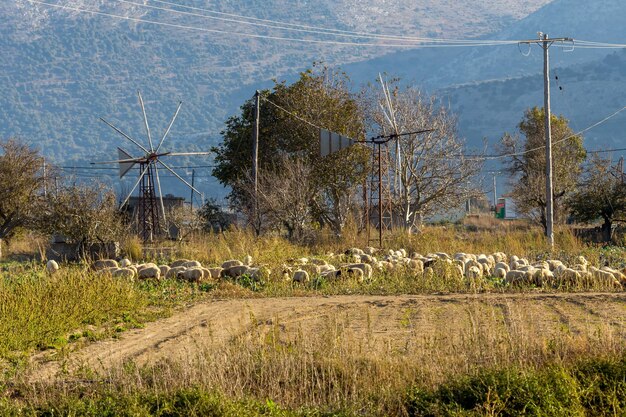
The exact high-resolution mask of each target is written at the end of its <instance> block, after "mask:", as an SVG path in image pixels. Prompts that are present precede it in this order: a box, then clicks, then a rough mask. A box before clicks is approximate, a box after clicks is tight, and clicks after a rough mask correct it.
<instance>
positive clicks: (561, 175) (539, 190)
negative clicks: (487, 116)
mask: <svg viewBox="0 0 626 417" xmlns="http://www.w3.org/2000/svg"><path fill="white" fill-rule="evenodd" d="M551 126H552V172H553V199H554V205H553V207H554V220H555V223H558V222H562V221H563V220H564V219H565V215H566V214H567V207H566V201H567V197H568V196H569V194H570V193H571V192H572V191H574V190H575V188H576V186H577V184H578V178H579V176H580V174H581V172H582V163H583V162H584V160H585V158H586V151H585V148H584V147H583V144H582V142H583V138H582V137H581V136H579V135H576V134H574V132H573V131H572V129H571V128H570V127H569V123H568V121H567V119H565V118H564V117H563V116H555V115H552V117H551ZM518 129H519V133H520V134H521V136H520V135H518V134H516V135H510V134H508V133H506V134H505V135H504V136H503V137H502V140H501V150H502V152H503V153H504V154H506V155H509V156H508V157H507V158H506V159H505V165H506V166H507V171H508V172H509V174H510V175H511V177H512V182H513V184H512V190H511V195H512V197H513V200H514V201H515V204H516V206H517V209H518V211H519V212H520V213H522V214H525V215H527V216H529V217H530V218H532V219H534V220H535V221H537V222H538V223H540V224H541V225H542V226H543V228H544V230H545V229H546V228H547V225H546V223H547V220H546V150H545V133H544V111H543V109H542V108H537V107H534V108H532V109H528V110H526V112H525V113H524V118H523V119H522V121H521V122H520V124H519V125H518Z"/></svg>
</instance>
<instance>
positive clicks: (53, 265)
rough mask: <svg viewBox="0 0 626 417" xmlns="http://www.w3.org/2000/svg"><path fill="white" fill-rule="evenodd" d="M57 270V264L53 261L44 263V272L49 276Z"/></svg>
mask: <svg viewBox="0 0 626 417" xmlns="http://www.w3.org/2000/svg"><path fill="white" fill-rule="evenodd" d="M58 270H59V264H58V263H57V261H55V260H54V259H50V260H49V261H48V262H46V272H47V273H48V274H50V275H52V274H54V273H55V272H57V271H58Z"/></svg>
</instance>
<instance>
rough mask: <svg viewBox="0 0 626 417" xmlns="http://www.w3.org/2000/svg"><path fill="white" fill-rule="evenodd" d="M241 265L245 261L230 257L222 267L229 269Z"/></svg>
mask: <svg viewBox="0 0 626 417" xmlns="http://www.w3.org/2000/svg"><path fill="white" fill-rule="evenodd" d="M241 265H243V262H241V261H240V260H238V259H230V260H228V261H224V262H223V263H222V269H229V268H231V267H233V266H241Z"/></svg>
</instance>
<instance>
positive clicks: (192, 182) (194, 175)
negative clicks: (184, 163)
mask: <svg viewBox="0 0 626 417" xmlns="http://www.w3.org/2000/svg"><path fill="white" fill-rule="evenodd" d="M195 179H196V170H195V169H192V170H191V212H192V213H193V187H194V181H195Z"/></svg>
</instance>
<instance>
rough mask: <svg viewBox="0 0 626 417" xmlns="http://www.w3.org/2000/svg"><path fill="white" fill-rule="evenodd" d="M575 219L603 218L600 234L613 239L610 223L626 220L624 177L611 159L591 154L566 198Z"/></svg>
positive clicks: (604, 238) (607, 239) (625, 183)
mask: <svg viewBox="0 0 626 417" xmlns="http://www.w3.org/2000/svg"><path fill="white" fill-rule="evenodd" d="M567 203H568V206H569V209H570V214H571V215H572V217H573V218H574V220H576V221H579V222H583V223H590V222H594V221H596V220H598V219H601V220H602V237H603V240H604V241H605V242H610V241H611V240H612V229H613V223H615V222H626V181H625V178H624V174H623V173H622V172H621V171H618V170H616V169H615V167H613V166H612V165H611V160H610V159H605V158H601V157H600V156H598V154H594V155H593V156H592V158H591V161H590V163H589V165H588V166H587V168H586V169H585V172H584V175H583V178H582V180H581V181H580V184H579V185H578V187H577V188H576V190H575V191H574V192H573V193H572V194H571V195H570V197H569V198H568V202H567Z"/></svg>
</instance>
